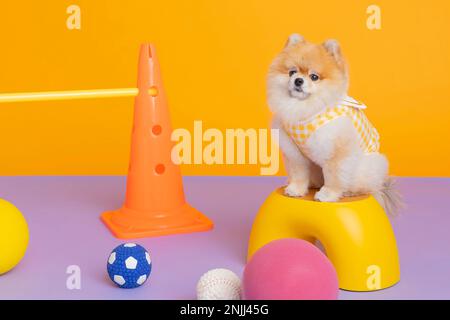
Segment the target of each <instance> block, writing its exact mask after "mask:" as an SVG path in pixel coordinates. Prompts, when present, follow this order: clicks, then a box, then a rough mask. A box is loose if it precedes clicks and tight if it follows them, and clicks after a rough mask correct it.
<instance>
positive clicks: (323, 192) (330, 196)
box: [314, 187, 342, 202]
mask: <svg viewBox="0 0 450 320" xmlns="http://www.w3.org/2000/svg"><path fill="white" fill-rule="evenodd" d="M341 195H342V194H341V193H340V192H337V191H334V190H332V189H330V188H327V187H322V188H321V189H320V190H319V191H317V192H316V194H315V195H314V199H315V200H317V201H320V202H336V201H339V199H340V198H341Z"/></svg>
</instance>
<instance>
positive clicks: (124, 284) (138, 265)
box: [107, 243, 152, 289]
mask: <svg viewBox="0 0 450 320" xmlns="http://www.w3.org/2000/svg"><path fill="white" fill-rule="evenodd" d="M107 269H108V274H109V277H110V278H111V280H112V281H113V282H114V283H115V284H116V285H117V286H119V287H120V288H125V289H131V288H137V287H140V286H141V285H142V284H144V282H145V281H147V279H148V277H149V276H150V272H151V271H152V260H151V259H150V255H149V253H148V252H147V250H145V248H144V247H142V246H140V245H138V244H136V243H124V244H121V245H120V246H117V247H116V248H115V249H114V250H113V251H112V252H111V254H110V255H109V258H108V263H107Z"/></svg>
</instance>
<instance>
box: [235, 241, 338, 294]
mask: <svg viewBox="0 0 450 320" xmlns="http://www.w3.org/2000/svg"><path fill="white" fill-rule="evenodd" d="M243 286H244V288H243V290H244V291H243V293H244V298H245V299H247V300H334V299H337V296H338V290H339V288H338V279H337V275H336V271H335V270H334V267H333V265H332V264H331V262H330V260H328V258H327V257H326V256H325V255H324V254H323V253H322V251H320V250H319V249H318V248H317V247H316V246H314V245H313V244H311V243H309V242H307V241H304V240H299V239H281V240H275V241H273V242H270V243H269V244H267V245H265V246H264V247H262V248H261V249H259V250H258V251H257V252H256V253H255V254H254V255H253V257H252V258H251V259H250V261H249V262H248V264H247V266H246V267H245V270H244V279H243Z"/></svg>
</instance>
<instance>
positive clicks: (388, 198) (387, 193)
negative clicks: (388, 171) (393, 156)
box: [373, 177, 404, 217]
mask: <svg viewBox="0 0 450 320" xmlns="http://www.w3.org/2000/svg"><path fill="white" fill-rule="evenodd" d="M373 196H374V197H375V199H376V200H377V201H378V202H379V203H380V204H381V206H382V207H383V209H384V211H386V213H387V214H388V215H389V216H390V217H395V216H397V215H398V213H399V211H400V209H402V208H403V207H404V202H403V199H402V196H401V194H400V193H399V192H398V190H397V188H396V180H395V179H394V178H393V177H388V178H387V179H386V180H385V181H384V183H383V186H382V187H381V189H380V190H379V191H377V192H374V193H373Z"/></svg>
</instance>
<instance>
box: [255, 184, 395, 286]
mask: <svg viewBox="0 0 450 320" xmlns="http://www.w3.org/2000/svg"><path fill="white" fill-rule="evenodd" d="M314 193H315V191H311V192H310V193H309V194H308V195H307V196H305V197H303V198H291V197H287V196H285V195H284V194H283V189H282V188H280V189H277V190H275V191H274V192H272V194H270V196H269V197H268V198H267V200H266V201H265V202H264V204H263V205H262V207H261V209H260V211H259V213H258V215H257V216H256V218H255V221H254V223H253V228H252V231H251V235H250V241H249V246H248V259H250V258H251V256H252V255H253V254H254V253H255V252H256V251H257V250H258V249H259V248H261V247H262V246H264V245H266V244H267V243H269V242H271V241H273V240H277V239H282V238H298V239H303V240H307V241H310V242H312V243H315V241H316V240H319V241H320V242H321V243H322V245H323V247H324V248H325V251H326V254H327V256H328V258H329V259H330V261H331V262H332V263H333V265H334V267H335V268H336V272H337V274H338V279H339V287H340V288H341V289H344V290H350V291H375V290H380V289H385V288H388V287H390V286H392V285H394V284H395V283H397V282H398V281H399V280H400V263H399V258H398V251H397V244H396V241H395V236H394V232H393V230H392V227H391V224H390V222H389V219H388V217H387V216H386V214H385V212H384V210H383V208H382V207H381V206H380V204H379V203H378V202H377V201H376V200H375V198H374V197H372V196H363V197H349V198H345V199H343V200H342V201H340V202H336V203H324V202H317V201H314V199H313V197H314Z"/></svg>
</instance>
